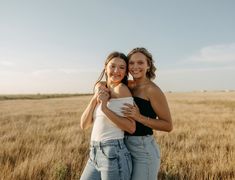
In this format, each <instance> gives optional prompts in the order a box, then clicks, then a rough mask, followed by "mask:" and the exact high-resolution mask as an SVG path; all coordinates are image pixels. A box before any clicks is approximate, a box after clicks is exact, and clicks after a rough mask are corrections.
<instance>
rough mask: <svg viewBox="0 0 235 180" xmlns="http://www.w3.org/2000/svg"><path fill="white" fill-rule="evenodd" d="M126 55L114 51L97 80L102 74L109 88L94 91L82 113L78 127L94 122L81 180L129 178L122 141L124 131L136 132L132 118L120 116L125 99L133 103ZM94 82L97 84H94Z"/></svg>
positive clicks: (129, 167) (127, 155) (126, 152)
mask: <svg viewBox="0 0 235 180" xmlns="http://www.w3.org/2000/svg"><path fill="white" fill-rule="evenodd" d="M127 74H128V70H127V57H126V56H125V55H124V54H123V53H119V52H113V53H111V54H110V55H109V56H108V57H107V59H106V61H105V66H104V69H103V71H102V73H101V75H100V77H99V79H98V81H97V83H98V82H100V81H101V80H102V78H103V76H104V75H105V78H106V86H107V87H108V89H109V92H107V91H105V90H99V91H98V92H95V94H94V95H93V97H92V99H91V101H90V102H89V104H88V106H87V108H86V109H85V111H84V112H83V114H82V116H81V128H82V129H86V128H88V127H89V126H90V125H92V124H93V129H92V134H91V143H90V155H89V160H88V162H87V164H86V166H85V169H84V171H83V173H82V176H81V180H100V179H102V180H129V179H130V178H131V171H132V161H131V156H130V153H129V151H128V150H127V148H126V146H125V144H124V141H123V139H124V131H127V132H129V133H134V132H135V121H134V120H131V119H127V118H126V117H124V116H123V114H122V110H121V108H122V107H123V105H124V103H128V104H133V98H132V95H131V93H130V91H129V89H128V87H127V86H126V84H127ZM97 83H96V84H97Z"/></svg>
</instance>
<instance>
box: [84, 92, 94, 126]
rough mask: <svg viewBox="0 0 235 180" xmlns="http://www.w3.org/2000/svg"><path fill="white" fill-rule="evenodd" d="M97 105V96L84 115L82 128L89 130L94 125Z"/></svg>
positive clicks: (91, 101)
mask: <svg viewBox="0 0 235 180" xmlns="http://www.w3.org/2000/svg"><path fill="white" fill-rule="evenodd" d="M96 104H97V95H96V94H95V95H94V96H93V97H92V99H91V100H90V102H89V104H88V105H87V107H86V109H85V111H84V112H83V113H82V116H81V120H80V126H81V128H82V129H87V128H88V127H89V126H90V125H91V124H92V123H93V112H94V110H95V107H96Z"/></svg>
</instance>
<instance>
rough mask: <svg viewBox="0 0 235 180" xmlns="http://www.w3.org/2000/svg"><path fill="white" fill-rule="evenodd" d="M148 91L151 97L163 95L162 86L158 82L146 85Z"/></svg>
mask: <svg viewBox="0 0 235 180" xmlns="http://www.w3.org/2000/svg"><path fill="white" fill-rule="evenodd" d="M146 92H147V94H148V95H149V96H150V97H151V96H161V95H163V92H162V90H161V88H160V87H159V86H158V85H157V84H155V83H154V82H151V83H149V84H148V86H147V87H146ZM149 99H151V98H149Z"/></svg>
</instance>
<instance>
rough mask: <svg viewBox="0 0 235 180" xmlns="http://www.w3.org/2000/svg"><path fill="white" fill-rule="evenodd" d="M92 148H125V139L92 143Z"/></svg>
mask: <svg viewBox="0 0 235 180" xmlns="http://www.w3.org/2000/svg"><path fill="white" fill-rule="evenodd" d="M90 146H91V147H104V146H119V147H120V148H121V149H122V148H123V147H125V144H124V140H123V139H112V140H107V141H91V143H90Z"/></svg>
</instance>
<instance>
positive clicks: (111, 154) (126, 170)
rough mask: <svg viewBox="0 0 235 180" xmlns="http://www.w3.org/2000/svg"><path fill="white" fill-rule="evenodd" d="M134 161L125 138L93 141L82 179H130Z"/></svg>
mask: <svg viewBox="0 0 235 180" xmlns="http://www.w3.org/2000/svg"><path fill="white" fill-rule="evenodd" d="M131 171H132V161H131V155H130V152H129V151H128V150H127V148H126V146H125V144H124V141H123V139H116V140H108V141H105V142H96V141H92V142H91V145H90V156H89V160H88V162H87V164H86V166H85V169H84V171H83V173H82V175H81V178H80V180H101V179H102V180H129V179H130V178H131Z"/></svg>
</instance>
